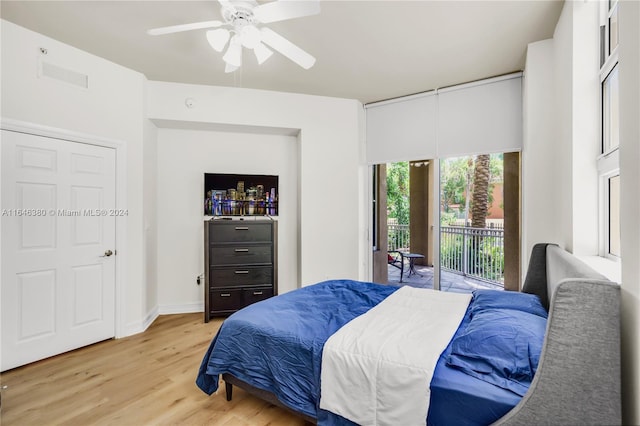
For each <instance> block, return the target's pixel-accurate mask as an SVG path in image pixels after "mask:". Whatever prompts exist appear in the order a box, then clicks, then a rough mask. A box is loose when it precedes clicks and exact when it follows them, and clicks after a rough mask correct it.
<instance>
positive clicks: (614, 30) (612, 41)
mask: <svg viewBox="0 0 640 426" xmlns="http://www.w3.org/2000/svg"><path fill="white" fill-rule="evenodd" d="M617 46H618V8H617V7H616V8H615V9H614V10H613V11H612V12H611V17H610V18H609V53H611V52H613V49H615V48H616V47H617Z"/></svg>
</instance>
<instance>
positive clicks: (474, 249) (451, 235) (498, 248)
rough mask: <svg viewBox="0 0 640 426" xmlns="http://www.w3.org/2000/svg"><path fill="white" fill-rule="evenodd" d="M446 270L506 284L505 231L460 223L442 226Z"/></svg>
mask: <svg viewBox="0 0 640 426" xmlns="http://www.w3.org/2000/svg"><path fill="white" fill-rule="evenodd" d="M440 229H441V233H440V265H441V266H442V268H443V269H445V270H448V271H451V272H455V273H459V274H462V275H466V276H470V277H473V278H476V279H479V280H482V281H487V282H491V283H496V284H499V285H501V286H503V285H504V230H503V229H495V228H494V229H492V228H470V227H458V226H442V227H440Z"/></svg>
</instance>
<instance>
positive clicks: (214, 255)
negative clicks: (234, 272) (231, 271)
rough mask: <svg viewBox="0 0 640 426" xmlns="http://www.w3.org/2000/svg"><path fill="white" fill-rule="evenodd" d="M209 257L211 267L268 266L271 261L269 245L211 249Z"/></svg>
mask: <svg viewBox="0 0 640 426" xmlns="http://www.w3.org/2000/svg"><path fill="white" fill-rule="evenodd" d="M209 257H210V258H209V262H210V265H212V266H221V265H256V264H262V265H270V264H271V262H272V261H273V256H272V248H271V245H246V246H219V247H211V248H210V249H209Z"/></svg>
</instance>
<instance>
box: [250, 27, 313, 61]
mask: <svg viewBox="0 0 640 426" xmlns="http://www.w3.org/2000/svg"><path fill="white" fill-rule="evenodd" d="M260 33H261V34H262V42H263V43H265V44H267V45H269V46H271V47H272V48H273V49H275V50H277V51H278V52H280V53H282V54H283V55H284V56H286V57H287V58H289V59H291V60H292V61H293V62H295V63H296V64H298V65H300V66H301V67H302V68H304V69H306V70H308V69H309V68H311V67H312V66H313V64H315V63H316V58H314V57H313V56H311V55H310V54H308V53H307V52H305V51H304V50H302V49H300V48H299V47H298V46H296V45H295V44H293V43H291V42H290V41H289V40H287V39H286V38H284V37H282V36H281V35H280V34H278V33H276V32H275V31H273V30H271V29H270V28H267V27H262V28H261V29H260Z"/></svg>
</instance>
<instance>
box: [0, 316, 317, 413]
mask: <svg viewBox="0 0 640 426" xmlns="http://www.w3.org/2000/svg"><path fill="white" fill-rule="evenodd" d="M221 323H222V320H220V319H216V320H213V321H211V322H209V323H208V324H205V323H204V322H203V316H202V314H180V315H164V316H160V317H159V318H158V319H156V320H155V321H154V323H153V324H152V325H151V326H150V327H149V329H148V330H147V331H145V332H144V333H141V334H138V335H135V336H131V337H127V338H124V339H118V340H108V341H105V342H101V343H97V344H95V345H91V346H88V347H86V348H82V349H78V350H75V351H73V352H68V353H66V354H62V355H58V356H56V357H53V358H49V359H46V360H43V361H39V362H37V363H34V364H30V365H27V366H24V367H20V368H16V369H14V370H10V371H7V372H4V373H2V375H1V376H0V381H1V383H2V386H3V387H5V386H6V388H4V389H3V390H2V408H1V414H0V419H1V420H0V423H1V424H2V426H12V425H20V426H23V425H38V426H40V425H57V424H65V425H136V426H137V425H228V426H236V425H238V426H245V425H246V426H259V425H283V426H288V425H291V426H302V425H304V424H305V422H304V421H303V420H302V419H300V418H299V417H297V416H295V415H293V414H291V413H289V412H288V411H286V410H283V409H281V408H278V407H274V406H273V405H270V404H268V403H266V402H263V401H261V400H259V399H257V398H255V397H253V396H251V395H248V394H247V393H245V392H244V391H242V390H241V389H237V388H234V392H233V401H231V402H227V400H226V399H225V395H224V385H222V386H221V388H220V389H219V390H218V392H217V393H216V394H214V395H211V396H207V395H206V394H204V393H203V392H202V391H201V390H200V389H199V388H198V387H197V386H196V385H195V379H196V375H197V372H198V367H199V366H200V362H201V361H202V357H203V356H204V353H205V351H206V350H207V348H208V346H209V342H210V341H211V339H212V338H213V336H214V334H215V333H216V332H217V330H218V328H219V327H220V324H221Z"/></svg>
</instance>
